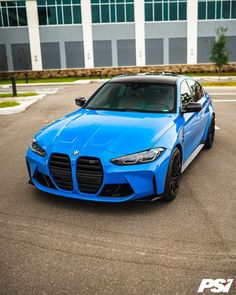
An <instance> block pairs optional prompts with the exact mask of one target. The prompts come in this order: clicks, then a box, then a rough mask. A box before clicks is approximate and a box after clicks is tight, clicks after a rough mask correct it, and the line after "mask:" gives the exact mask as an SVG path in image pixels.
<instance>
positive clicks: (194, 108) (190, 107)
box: [183, 102, 202, 113]
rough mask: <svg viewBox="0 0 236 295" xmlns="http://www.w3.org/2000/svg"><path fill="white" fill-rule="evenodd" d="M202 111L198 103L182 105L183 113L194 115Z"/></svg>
mask: <svg viewBox="0 0 236 295" xmlns="http://www.w3.org/2000/svg"><path fill="white" fill-rule="evenodd" d="M201 110H202V105H201V104H200V103H199V102H189V103H187V104H186V105H184V108H183V112H184V113H196V112H200V111H201Z"/></svg>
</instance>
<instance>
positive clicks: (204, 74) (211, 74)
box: [183, 72, 236, 77]
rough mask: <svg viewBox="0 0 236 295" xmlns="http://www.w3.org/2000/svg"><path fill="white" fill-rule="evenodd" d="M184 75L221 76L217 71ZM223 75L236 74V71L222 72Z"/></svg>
mask: <svg viewBox="0 0 236 295" xmlns="http://www.w3.org/2000/svg"><path fill="white" fill-rule="evenodd" d="M183 75H186V76H203V77H204V76H206V77H208V76H217V77H218V76H219V74H218V73H217V72H215V73H186V74H185V73H183ZM221 76H236V72H227V73H221Z"/></svg>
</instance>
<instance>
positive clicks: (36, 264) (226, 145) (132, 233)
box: [0, 83, 236, 295]
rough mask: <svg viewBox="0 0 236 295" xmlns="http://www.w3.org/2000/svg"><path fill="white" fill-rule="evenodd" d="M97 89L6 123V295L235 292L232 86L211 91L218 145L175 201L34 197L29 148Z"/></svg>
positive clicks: (200, 160) (0, 281) (2, 210)
mask: <svg viewBox="0 0 236 295" xmlns="http://www.w3.org/2000/svg"><path fill="white" fill-rule="evenodd" d="M98 86H99V84H98V83H92V84H88V85H79V86H76V85H75V86H63V87H58V92H57V93H55V94H51V95H48V96H47V97H46V98H45V99H43V100H41V101H39V102H37V103H36V104H34V105H31V106H30V107H29V108H28V109H27V110H26V111H25V112H24V113H20V114H16V115H11V116H1V117H0V163H1V165H0V169H1V170H0V290H1V291H0V293H1V294H24V295H26V294H195V293H196V292H197V289H198V287H199V285H200V282H201V280H202V279H204V278H212V279H217V278H224V279H228V278H234V282H233V286H232V287H231V292H230V293H231V294H235V290H236V277H235V274H236V181H235V179H236V88H211V89H210V90H209V92H210V93H212V98H213V100H214V106H215V109H216V114H217V116H216V118H217V121H216V125H217V127H218V129H217V130H216V141H215V146H214V147H213V149H212V150H209V151H206V150H203V151H202V152H201V153H200V154H199V155H198V156H197V158H196V159H195V160H194V162H192V163H191V165H190V166H189V167H188V169H186V171H185V172H184V174H183V175H182V182H181V188H180V193H179V195H178V198H177V199H176V200H175V201H174V202H172V203H169V204H164V203H161V202H153V203H147V202H133V203H125V204H103V203H92V202H82V201H78V200H72V199H64V198H61V197H55V196H51V195H47V194H45V193H42V192H39V191H37V190H36V189H35V188H34V187H33V186H30V185H28V184H27V181H28V176H27V173H26V167H25V151H26V149H27V145H28V144H29V143H30V141H31V139H32V137H33V135H34V134H35V133H36V132H37V131H38V130H39V129H40V128H41V127H43V126H44V125H46V124H48V123H49V122H52V121H53V120H55V119H58V118H60V117H62V116H64V115H65V114H67V113H69V112H71V111H74V110H75V109H76V106H75V104H74V98H75V97H77V96H85V97H88V96H89V94H91V93H92V92H93V91H94V90H95V89H96V88H97V87H98ZM41 87H43V86H41ZM37 88H38V87H37ZM47 88H49V87H47ZM54 88H55V86H54ZM28 89H35V88H34V87H33V88H32V87H28Z"/></svg>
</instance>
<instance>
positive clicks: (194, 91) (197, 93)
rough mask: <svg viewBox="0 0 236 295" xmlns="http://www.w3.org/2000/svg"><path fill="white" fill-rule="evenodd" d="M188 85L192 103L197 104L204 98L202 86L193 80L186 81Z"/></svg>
mask: <svg viewBox="0 0 236 295" xmlns="http://www.w3.org/2000/svg"><path fill="white" fill-rule="evenodd" d="M188 85H189V88H190V91H191V96H192V98H193V101H195V102H197V101H199V100H200V99H201V98H202V97H203V96H204V90H203V88H202V86H201V85H200V84H199V83H198V82H197V81H194V80H190V79H189V80H188Z"/></svg>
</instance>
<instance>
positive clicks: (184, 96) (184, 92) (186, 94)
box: [180, 81, 192, 106]
mask: <svg viewBox="0 0 236 295" xmlns="http://www.w3.org/2000/svg"><path fill="white" fill-rule="evenodd" d="M180 91H181V105H182V106H183V105H185V104H186V103H188V102H190V101H191V99H192V96H191V92H190V90H189V87H188V84H187V82H186V81H183V82H182V83H181V88H180Z"/></svg>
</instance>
